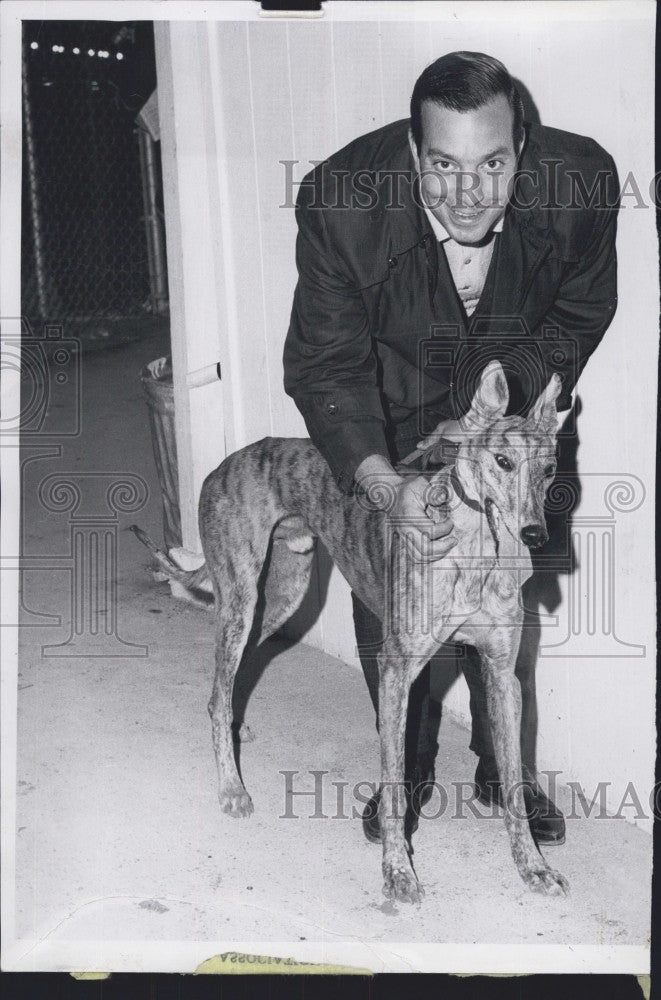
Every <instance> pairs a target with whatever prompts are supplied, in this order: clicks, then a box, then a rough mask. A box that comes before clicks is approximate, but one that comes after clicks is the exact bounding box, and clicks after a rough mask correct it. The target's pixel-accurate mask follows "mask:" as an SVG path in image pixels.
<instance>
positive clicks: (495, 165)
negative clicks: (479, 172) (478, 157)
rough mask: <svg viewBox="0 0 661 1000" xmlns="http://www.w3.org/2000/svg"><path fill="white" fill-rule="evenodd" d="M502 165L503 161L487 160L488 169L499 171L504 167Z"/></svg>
mask: <svg viewBox="0 0 661 1000" xmlns="http://www.w3.org/2000/svg"><path fill="white" fill-rule="evenodd" d="M502 165H503V161H502V160H487V167H488V168H489V170H498V168H499V167H502Z"/></svg>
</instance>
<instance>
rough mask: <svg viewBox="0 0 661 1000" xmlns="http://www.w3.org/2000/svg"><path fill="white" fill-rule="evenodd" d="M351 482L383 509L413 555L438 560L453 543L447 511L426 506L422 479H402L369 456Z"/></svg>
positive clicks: (380, 460)
mask: <svg viewBox="0 0 661 1000" xmlns="http://www.w3.org/2000/svg"><path fill="white" fill-rule="evenodd" d="M355 479H356V482H357V483H358V485H359V486H360V487H361V488H362V489H363V490H364V491H365V493H366V494H367V496H368V498H369V499H370V501H371V502H372V503H373V504H374V505H375V506H376V507H380V508H381V510H384V511H385V512H386V514H387V515H388V520H389V521H390V523H391V525H392V526H393V527H397V528H398V529H399V530H400V531H401V532H402V533H403V534H404V535H405V536H406V538H407V539H408V541H409V543H410V544H411V546H412V547H413V550H414V552H415V554H416V555H419V556H424V557H425V558H428V559H442V558H443V556H445V555H447V553H448V552H449V551H450V549H452V548H454V546H455V545H456V544H457V539H456V538H455V536H454V535H452V534H451V532H452V529H453V524H452V519H451V517H450V514H449V511H448V510H447V509H446V508H445V507H443V506H432V505H431V504H430V503H429V499H430V497H429V494H430V490H429V482H428V480H427V479H425V477H424V476H414V477H410V476H409V477H408V478H406V479H404V478H403V477H402V476H400V475H399V474H398V473H397V472H395V470H394V469H393V467H392V466H391V464H390V462H388V461H387V459H385V458H383V457H382V456H381V455H370V456H369V457H368V458H366V459H365V460H364V461H363V462H361V464H360V466H359V467H358V469H357V470H356V473H355Z"/></svg>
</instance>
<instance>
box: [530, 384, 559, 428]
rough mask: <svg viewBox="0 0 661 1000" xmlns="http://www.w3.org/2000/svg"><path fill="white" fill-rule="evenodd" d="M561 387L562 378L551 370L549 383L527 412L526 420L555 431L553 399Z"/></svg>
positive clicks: (555, 418) (556, 424)
mask: <svg viewBox="0 0 661 1000" xmlns="http://www.w3.org/2000/svg"><path fill="white" fill-rule="evenodd" d="M561 389H562V379H561V378H560V376H559V375H558V373H557V372H553V375H551V380H550V382H549V384H548V385H547V387H546V389H545V390H544V392H543V393H541V395H540V396H539V399H538V400H537V402H536V403H535V405H534V406H533V408H532V410H531V411H530V413H529V414H528V420H529V421H530V422H531V424H533V426H534V427H536V428H539V429H540V430H544V431H549V432H551V433H555V431H557V429H558V411H557V409H556V405H555V401H556V399H557V398H558V396H559V395H560V390H561Z"/></svg>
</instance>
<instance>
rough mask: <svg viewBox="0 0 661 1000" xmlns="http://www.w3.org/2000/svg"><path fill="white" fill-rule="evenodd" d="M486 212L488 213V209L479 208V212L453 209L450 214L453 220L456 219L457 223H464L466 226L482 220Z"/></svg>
mask: <svg viewBox="0 0 661 1000" xmlns="http://www.w3.org/2000/svg"><path fill="white" fill-rule="evenodd" d="M485 212H486V208H479V209H477V210H475V209H470V210H462V209H458V208H451V209H450V214H451V216H452V218H453V219H456V220H457V222H459V223H464V224H466V223H472V222H477V220H478V219H481V218H482V216H483V215H484V214H485Z"/></svg>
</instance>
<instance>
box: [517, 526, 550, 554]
mask: <svg viewBox="0 0 661 1000" xmlns="http://www.w3.org/2000/svg"><path fill="white" fill-rule="evenodd" d="M547 538H548V535H547V534H546V531H545V529H544V527H543V525H541V524H526V526H525V527H524V528H521V541H522V542H523V544H524V545H527V546H528V547H529V548H531V549H537V548H539V546H540V545H543V544H544V542H545V541H546V540H547Z"/></svg>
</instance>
